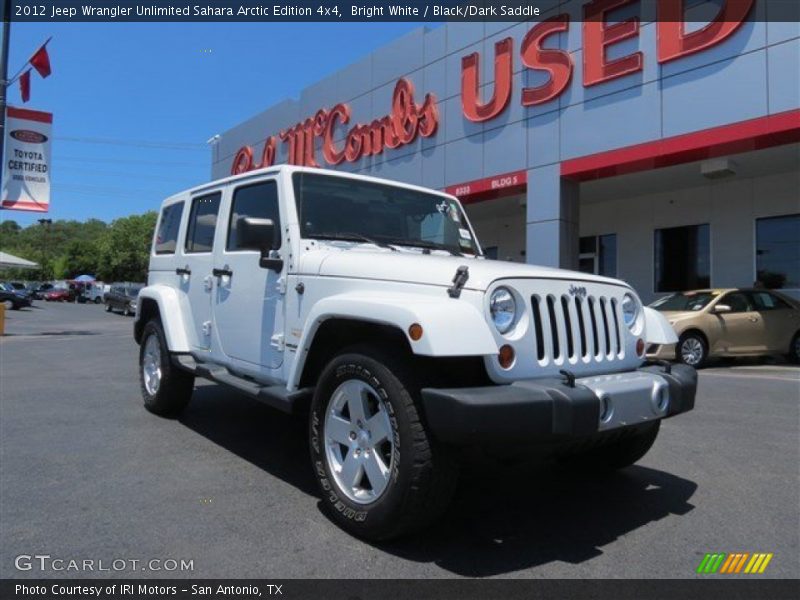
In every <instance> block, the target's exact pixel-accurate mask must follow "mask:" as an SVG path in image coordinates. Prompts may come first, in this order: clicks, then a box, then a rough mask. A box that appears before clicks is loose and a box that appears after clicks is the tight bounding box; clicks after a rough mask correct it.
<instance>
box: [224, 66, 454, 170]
mask: <svg viewBox="0 0 800 600" xmlns="http://www.w3.org/2000/svg"><path fill="white" fill-rule="evenodd" d="M391 111H392V112H391V113H390V114H389V115H388V116H385V117H383V118H381V119H375V120H374V121H372V122H371V123H369V124H358V125H355V126H353V127H352V128H351V129H350V131H349V132H348V133H347V136H346V137H345V139H344V142H339V143H338V144H337V142H335V141H334V139H333V138H334V132H335V129H336V125H337V124H341V125H347V124H348V123H349V122H350V106H349V105H347V104H337V105H336V106H334V107H333V108H331V109H330V110H326V109H324V108H322V109H320V110H318V111H317V114H316V115H314V116H313V117H311V118H309V119H306V120H305V121H303V122H301V123H297V124H296V125H295V126H294V127H290V128H289V129H285V130H283V131H281V132H280V134H279V136H278V137H279V138H280V140H281V142H284V143H286V144H288V145H289V163H290V164H293V165H305V166H307V167H318V166H319V164H318V163H317V159H316V147H317V140H321V141H322V156H323V157H324V159H325V162H327V163H328V164H329V165H338V164H340V163H341V162H342V161H345V160H346V161H348V162H355V161H357V160H359V159H360V158H361V157H362V156H371V155H374V154H380V153H381V152H383V150H384V148H388V149H393V148H399V147H401V146H405V145H406V144H410V143H411V142H413V141H414V140H415V139H416V138H417V135H420V136H422V137H430V136H432V135H433V134H434V133H436V127H437V126H438V124H439V109H438V107H437V106H436V96H434V95H433V94H428V95H426V96H425V100H424V102H423V103H422V104H417V103H416V101H415V100H414V85H413V84H412V83H411V82H410V81H409V80H408V79H405V78H402V79H400V80H399V81H398V82H397V84H396V85H395V87H394V93H393V94H392V106H391ZM277 143H278V142H277V140H276V138H275V136H270V137H269V138H267V140H266V142H265V143H264V150H263V152H262V154H261V161H260V162H259V163H255V162H254V160H253V150H252V148H250V146H243V147H242V148H240V149H239V151H238V152H237V153H236V156H235V157H234V159H233V166H232V167H231V174H233V175H235V174H237V173H244V172H246V171H250V170H252V169H260V168H263V167H269V166H271V165H272V164H274V162H275V150H276V145H277Z"/></svg>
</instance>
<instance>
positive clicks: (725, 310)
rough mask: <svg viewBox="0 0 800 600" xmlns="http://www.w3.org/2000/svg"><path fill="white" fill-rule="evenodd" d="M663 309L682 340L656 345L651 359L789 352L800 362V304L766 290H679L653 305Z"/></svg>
mask: <svg viewBox="0 0 800 600" xmlns="http://www.w3.org/2000/svg"><path fill="white" fill-rule="evenodd" d="M650 306H651V307H652V308H655V309H656V310H658V311H660V312H662V313H663V314H664V316H665V317H666V318H667V320H668V321H669V322H670V324H671V325H672V327H673V328H674V329H675V333H676V334H677V335H678V343H677V344H670V345H665V346H659V345H657V344H653V345H651V346H650V347H649V348H648V349H647V356H648V358H651V359H667V360H678V361H680V362H683V363H686V364H687V365H691V366H693V367H699V366H702V365H703V363H705V362H706V360H707V359H708V358H711V357H716V356H766V355H780V354H783V355H788V357H789V359H790V360H791V361H792V362H795V363H798V362H800V303H798V302H797V301H796V300H794V299H792V298H789V297H788V296H785V295H783V294H780V293H778V292H774V291H772V290H764V289H717V290H696V291H692V292H678V293H675V294H672V295H670V296H665V297H664V298H659V299H658V300H656V301H655V302H653V303H652V304H651V305H650Z"/></svg>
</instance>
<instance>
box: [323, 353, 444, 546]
mask: <svg viewBox="0 0 800 600" xmlns="http://www.w3.org/2000/svg"><path fill="white" fill-rule="evenodd" d="M419 388H420V385H419V382H418V381H416V378H415V377H414V375H413V374H412V373H411V372H410V370H409V369H407V367H406V365H405V362H404V361H403V359H402V358H398V357H393V356H389V355H384V354H383V353H382V352H380V351H378V350H377V349H375V348H372V347H368V348H367V347H361V348H354V349H352V351H349V352H346V353H343V354H340V355H339V356H337V357H336V358H334V359H333V360H332V361H331V362H330V363H329V364H328V366H327V367H326V368H325V369H324V371H323V372H322V375H321V376H320V378H319V382H318V384H317V387H316V390H315V393H314V399H313V402H312V406H311V414H310V423H309V425H310V436H309V437H310V445H311V461H312V466H313V469H314V475H315V476H316V478H317V481H318V483H319V486H320V489H321V491H322V502H323V504H324V505H325V506H326V508H327V509H328V512H329V513H330V514H331V515H332V518H333V520H334V521H335V522H336V523H337V524H338V525H339V526H341V527H342V528H343V529H345V530H346V531H348V532H350V533H352V534H353V535H356V536H358V537H361V538H365V539H369V540H385V539H390V538H395V537H399V536H401V535H405V534H409V533H411V532H414V531H417V530H419V529H421V528H422V527H424V526H425V525H427V524H429V523H430V522H431V521H432V520H433V519H435V518H436V517H437V516H438V515H439V514H440V513H441V511H442V510H443V509H444V507H445V506H446V505H447V503H448V502H449V501H450V498H451V497H452V494H453V491H454V489H455V483H456V480H457V465H456V463H455V462H454V461H453V460H452V459H451V457H450V456H449V454H448V453H447V451H446V449H445V448H442V447H440V446H438V445H437V444H436V443H435V441H434V440H433V439H432V438H431V436H430V433H429V432H428V431H427V429H426V427H425V424H424V422H423V420H422V418H421V416H420V411H419V408H418V404H417V402H416V401H415V399H417V398H418V397H419Z"/></svg>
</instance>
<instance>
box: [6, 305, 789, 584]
mask: <svg viewBox="0 0 800 600" xmlns="http://www.w3.org/2000/svg"><path fill="white" fill-rule="evenodd" d="M131 330H132V319H131V318H127V317H123V316H121V315H118V314H108V313H105V312H104V311H103V308H102V306H91V305H75V304H47V303H43V302H37V307H36V308H33V309H27V310H22V311H12V312H9V313H7V321H6V332H7V334H9V335H7V336H6V337H4V338H2V339H1V340H0V539H2V540H3V543H2V545H0V577H41V576H55V577H86V576H93V575H96V576H115V575H116V576H143V577H165V576H168V577H181V576H183V577H193V578H201V577H202V578H212V577H275V578H300V577H343V578H351V577H358V578H393V577H401V578H403V577H461V576H467V577H485V576H501V577H531V578H541V577H559V578H560V577H565V578H572V577H576V578H599V577H603V578H605V577H635V578H673V577H676V578H677V577H693V576H695V569H696V567H697V565H698V564H699V563H700V560H701V559H702V557H703V555H704V554H705V553H706V552H728V553H730V552H771V553H774V558H773V559H772V561H771V563H770V564H769V567H768V569H767V571H766V572H765V573H764V574H763V575H757V576H755V577H797V575H798V573H799V572H800V548H799V544H798V537H799V535H800V533H799V532H798V505H799V502H800V484H799V481H798V480H799V475H798V440H800V369H797V368H795V367H791V366H782V365H773V364H764V363H763V362H757V361H750V362H748V363H745V364H739V363H734V364H732V365H728V364H725V365H717V366H714V367H712V368H708V369H705V370H703V371H702V373H701V377H700V389H699V393H698V399H697V406H696V409H695V411H693V412H691V413H688V414H687V415H683V416H679V417H676V418H675V419H672V420H669V421H666V422H665V423H664V426H663V427H662V429H661V435H660V437H659V439H658V441H657V442H656V445H655V447H654V448H653V450H652V451H651V452H650V454H648V455H647V456H646V457H645V459H643V460H642V461H641V463H640V464H639V465H637V466H634V467H631V468H629V469H626V470H624V471H622V472H619V473H617V474H614V475H612V476H609V477H606V478H597V479H594V478H587V476H586V475H578V474H576V473H564V472H561V471H559V470H558V469H556V468H554V467H553V466H551V465H547V464H534V463H528V462H523V463H516V464H495V463H490V464H487V463H484V462H481V461H473V462H471V463H470V464H468V465H467V467H466V469H465V472H464V474H463V477H462V480H461V484H460V487H459V490H458V492H457V497H456V499H455V502H454V503H453V505H452V507H451V509H450V510H449V512H448V513H447V514H446V515H445V516H444V517H443V518H442V519H441V520H440V522H439V523H438V524H437V525H436V526H435V527H434V528H432V529H431V530H430V531H428V532H426V533H425V534H424V535H422V536H420V537H417V538H414V539H406V540H402V541H400V542H395V543H391V544H382V545H369V544H365V543H363V542H361V541H359V540H357V539H354V538H352V537H350V536H349V535H347V534H345V533H343V532H342V531H341V530H340V529H338V528H337V527H336V526H334V525H333V524H332V523H331V522H330V521H329V520H328V519H327V518H326V516H325V515H324V513H323V512H321V510H320V505H319V502H318V499H317V496H316V489H315V482H314V480H313V478H312V473H311V470H310V466H309V461H308V451H307V440H306V436H305V423H304V422H302V421H301V420H299V419H296V418H292V417H288V416H285V415H283V414H280V413H277V412H274V411H272V410H271V409H269V408H267V407H266V406H262V405H260V404H258V403H256V402H255V401H253V400H250V399H248V398H246V397H243V396H240V395H238V394H236V393H233V392H230V391H228V390H226V389H224V388H221V387H219V386H217V385H211V384H206V383H200V384H199V385H198V387H197V389H196V391H195V395H194V399H193V402H192V404H191V405H190V406H189V408H188V409H187V411H186V412H185V414H184V415H183V416H182V417H181V418H180V419H179V420H166V419H161V418H158V417H155V416H153V415H151V414H149V413H147V412H146V411H145V410H144V408H143V407H142V405H141V400H140V396H139V386H138V381H137V351H138V347H137V346H136V344H135V343H134V341H133V338H132V335H131ZM21 554H29V555H33V554H47V555H51V557H53V558H61V559H66V560H69V559H75V560H80V561H82V560H85V559H94V560H101V559H102V560H104V561H106V563H107V564H108V563H110V562H111V561H112V560H115V559H125V560H133V559H135V560H141V561H149V560H150V559H160V560H162V561H163V560H166V559H176V560H178V561H180V559H185V560H191V561H193V563H192V564H193V570H191V571H173V572H164V571H163V570H162V571H153V570H141V569H142V567H141V566H137V567H136V568H135V569H129V570H124V571H122V572H95V573H94V574H93V573H91V572H88V573H87V572H75V571H52V570H48V571H45V572H41V571H39V570H38V569H35V568H34V569H32V570H30V571H19V570H17V568H15V564H14V563H15V557H17V556H18V555H21ZM704 577H710V576H708V575H706V576H704ZM751 577H753V576H751Z"/></svg>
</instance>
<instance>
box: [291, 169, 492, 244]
mask: <svg viewBox="0 0 800 600" xmlns="http://www.w3.org/2000/svg"><path fill="white" fill-rule="evenodd" d="M292 179H293V183H294V194H295V200H296V202H297V214H298V218H299V220H300V235H301V237H303V238H311V239H321V240H349V241H354V242H361V243H373V244H375V245H378V246H383V247H386V246H390V245H393V246H411V247H415V248H422V249H423V250H425V251H432V250H443V251H445V252H448V253H450V254H472V255H475V254H478V245H477V243H476V242H475V240H474V239H473V237H472V232H471V230H470V228H469V224H468V222H467V218H466V216H465V215H464V212H463V211H462V210H461V206H460V205H459V204H458V202H455V201H454V200H451V199H449V198H445V197H443V196H438V195H436V194H429V193H426V192H420V191H416V190H409V189H406V188H402V187H398V186H393V185H388V184H382V183H374V182H371V181H359V180H357V179H348V178H344V177H336V176H331V175H320V174H317V173H295V174H294V175H293V176H292Z"/></svg>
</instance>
